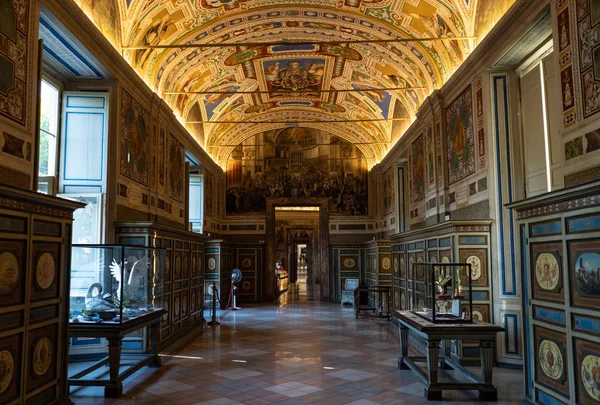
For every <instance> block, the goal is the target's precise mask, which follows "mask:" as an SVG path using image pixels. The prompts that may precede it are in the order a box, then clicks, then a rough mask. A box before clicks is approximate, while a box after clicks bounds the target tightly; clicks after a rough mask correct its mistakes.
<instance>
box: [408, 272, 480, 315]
mask: <svg viewBox="0 0 600 405" xmlns="http://www.w3.org/2000/svg"><path fill="white" fill-rule="evenodd" d="M413 266H414V267H413V271H412V276H413V278H412V284H413V294H412V303H411V304H412V308H411V310H412V312H414V313H415V314H417V315H419V316H420V317H422V318H425V319H427V320H429V321H431V322H434V323H470V322H472V319H473V318H472V313H473V299H472V294H471V264H469V263H414V264H413Z"/></svg>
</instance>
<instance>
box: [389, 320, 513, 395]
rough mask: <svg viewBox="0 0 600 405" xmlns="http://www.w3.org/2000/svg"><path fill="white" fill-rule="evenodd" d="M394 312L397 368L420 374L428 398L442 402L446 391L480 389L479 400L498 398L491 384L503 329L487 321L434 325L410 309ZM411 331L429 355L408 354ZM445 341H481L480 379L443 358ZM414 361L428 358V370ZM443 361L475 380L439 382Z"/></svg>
mask: <svg viewBox="0 0 600 405" xmlns="http://www.w3.org/2000/svg"><path fill="white" fill-rule="evenodd" d="M394 315H395V316H396V317H397V319H398V321H399V322H400V352H401V357H400V358H399V359H398V368H400V369H402V370H408V369H411V370H413V371H414V372H416V373H417V374H418V375H419V377H420V378H421V379H422V380H423V382H424V383H425V397H426V398H427V399H428V400H434V401H440V400H441V399H442V391H443V390H478V391H479V399H480V400H482V401H496V400H497V399H498V391H497V390H496V387H494V385H493V384H492V372H493V365H494V364H493V363H494V352H495V350H494V347H495V342H496V334H497V333H498V332H503V331H504V329H503V328H501V327H500V326H497V325H492V324H489V323H484V322H473V323H456V324H447V323H446V324H434V323H432V322H430V321H428V320H426V319H424V318H421V317H420V316H418V315H416V314H414V313H413V312H411V311H398V310H395V311H394ZM409 332H413V333H414V334H415V335H416V336H418V337H420V338H422V339H423V340H424V341H425V349H426V351H427V357H426V358H423V357H409V356H408V348H409V341H408V338H409ZM442 340H469V341H478V342H479V348H480V356H481V378H479V377H477V376H475V375H474V374H472V373H471V372H470V371H469V370H467V369H465V368H464V367H462V366H461V365H459V364H457V363H455V362H453V361H452V360H451V359H449V358H446V357H443V358H441V359H440V342H441V341H442ZM415 361H426V362H427V373H425V372H424V371H423V370H421V368H420V367H419V366H417V365H416V364H415ZM440 361H441V362H442V365H443V366H444V365H447V366H450V367H451V368H452V369H455V370H457V371H460V372H461V373H462V374H463V375H464V376H465V377H466V378H468V379H469V380H471V381H472V382H465V383H463V382H438V370H439V365H440Z"/></svg>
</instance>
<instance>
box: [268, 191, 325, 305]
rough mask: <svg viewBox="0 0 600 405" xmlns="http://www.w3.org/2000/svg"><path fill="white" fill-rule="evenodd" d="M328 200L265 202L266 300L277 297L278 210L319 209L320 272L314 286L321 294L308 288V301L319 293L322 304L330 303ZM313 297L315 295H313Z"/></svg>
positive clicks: (316, 254)
mask: <svg viewBox="0 0 600 405" xmlns="http://www.w3.org/2000/svg"><path fill="white" fill-rule="evenodd" d="M329 200H330V199H329V198H320V197H306V198H302V197H292V198H287V197H280V198H267V199H266V205H267V206H266V215H265V235H266V241H265V242H266V243H265V244H266V256H267V257H266V264H267V269H266V277H264V280H265V285H264V286H263V291H264V292H265V300H266V301H273V300H275V298H276V297H277V294H276V291H275V286H276V280H275V271H274V269H275V261H276V258H275V207H319V224H318V227H317V232H316V235H315V237H316V238H318V241H315V242H316V243H315V247H316V251H315V252H314V260H313V262H312V263H313V266H314V267H313V268H314V269H315V270H316V269H321V271H319V272H317V271H315V272H314V273H313V275H314V277H315V280H314V285H318V286H319V291H318V292H317V291H312V294H311V291H310V288H309V286H308V285H307V295H308V299H309V300H310V299H314V298H315V296H316V295H317V294H318V296H319V297H320V300H321V301H330V300H331V284H330V282H329V277H330V271H329ZM311 295H312V296H311Z"/></svg>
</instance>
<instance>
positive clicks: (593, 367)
mask: <svg viewBox="0 0 600 405" xmlns="http://www.w3.org/2000/svg"><path fill="white" fill-rule="evenodd" d="M581 379H582V382H583V386H584V387H585V390H586V392H587V393H588V395H589V396H590V397H592V398H593V399H595V400H596V401H600V357H598V356H594V355H591V354H588V355H587V356H585V357H584V358H583V361H582V362H581ZM0 388H1V387H0Z"/></svg>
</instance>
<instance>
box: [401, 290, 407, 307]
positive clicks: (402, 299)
mask: <svg viewBox="0 0 600 405" xmlns="http://www.w3.org/2000/svg"><path fill="white" fill-rule="evenodd" d="M405 302H406V295H405V294H404V293H400V309H404V305H405V304H404V303H405Z"/></svg>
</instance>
